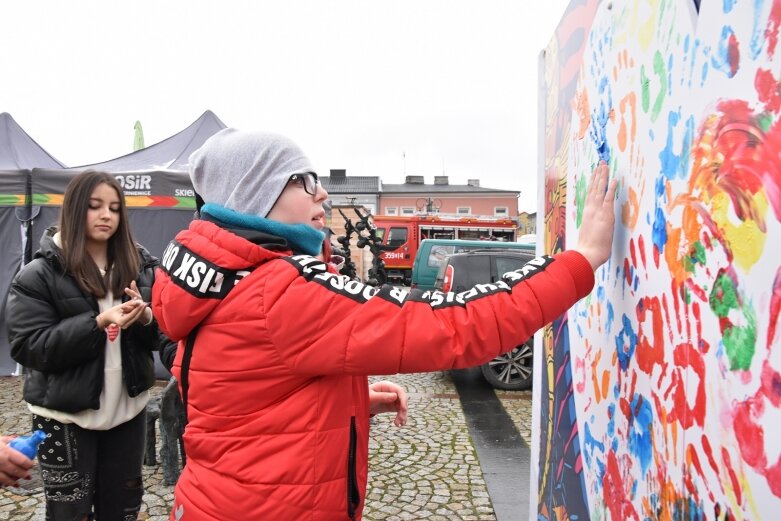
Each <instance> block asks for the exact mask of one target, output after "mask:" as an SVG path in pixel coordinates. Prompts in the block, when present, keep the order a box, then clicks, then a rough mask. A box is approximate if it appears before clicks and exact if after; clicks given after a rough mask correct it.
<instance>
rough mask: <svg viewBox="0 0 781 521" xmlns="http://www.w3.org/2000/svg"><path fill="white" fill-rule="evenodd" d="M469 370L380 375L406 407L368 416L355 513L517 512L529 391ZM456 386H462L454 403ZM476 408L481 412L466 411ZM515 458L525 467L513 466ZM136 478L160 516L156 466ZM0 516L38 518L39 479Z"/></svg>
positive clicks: (523, 510)
mask: <svg viewBox="0 0 781 521" xmlns="http://www.w3.org/2000/svg"><path fill="white" fill-rule="evenodd" d="M463 376H466V378H467V379H466V380H465V381H463V382H462V380H463ZM469 378H470V376H469V371H467V372H466V375H458V374H456V373H455V372H454V374H453V376H451V374H450V373H443V372H439V373H425V374H417V375H396V376H392V377H387V379H389V380H393V381H395V382H397V383H399V384H401V385H402V386H404V387H405V388H406V389H407V392H408V393H409V395H410V415H409V420H408V424H407V426H406V427H403V428H401V429H398V428H396V427H394V426H393V423H392V422H393V416H392V415H390V414H386V415H380V416H377V417H376V418H374V419H373V420H372V429H371V438H370V441H369V450H370V462H369V487H368V490H367V499H366V508H365V509H364V519H365V520H367V521H375V520H377V521H379V520H387V521H396V520H419V519H425V520H429V521H450V520H453V519H461V520H465V521H491V520H497V521H516V520H525V519H527V512H528V507H527V506H525V505H528V486H529V484H528V478H527V477H526V476H528V470H527V469H528V456H524V454H528V452H524V451H528V445H529V443H530V441H531V440H530V438H531V392H520V393H509V392H496V393H494V392H493V391H492V390H491V389H490V388H488V387H487V385H485V384H484V383H483V382H482V381H480V380H479V379H478V378H477V377H476V376H475V375H474V374H472V375H471V378H473V379H474V380H475V381H472V382H470V381H469ZM454 379H455V380H456V381H458V382H459V383H458V389H457V387H456V385H455V383H454ZM163 384H164V382H163V383H161V386H160V387H156V388H154V389H153V393H154V394H159V393H160V392H161V391H162V385H163ZM21 385H22V379H21V378H17V377H0V433H3V434H22V433H24V434H26V433H29V430H30V420H29V413H28V412H27V409H26V407H25V404H24V402H22V400H21ZM474 386H478V387H477V390H476V391H475V390H474V389H472V388H473V387H474ZM470 389H472V391H470ZM473 391H474V392H473ZM459 392H461V393H465V396H464V397H462V399H463V400H464V406H463V408H462V403H461V400H460V399H459ZM470 393H471V394H470ZM481 409H483V410H484V412H485V413H486V414H484V415H483V417H482V419H481V416H480V415H476V412H478V411H480V410H481ZM502 410H507V411H508V414H507V415H504V414H503V413H502ZM465 411H466V412H467V414H465ZM490 417H493V418H492V419H490ZM486 418H489V419H486ZM496 428H499V430H496ZM492 439H495V440H500V439H501V442H494V441H492ZM514 448H517V449H518V450H517V451H516V450H514ZM158 450H159V440H158ZM519 455H520V456H519ZM524 457H525V458H526V463H525V465H527V466H526V467H521V469H520V470H514V469H513V468H512V467H513V466H514V465H516V460H517V463H518V464H519V465H524ZM518 458H520V459H518ZM157 459H158V461H159V457H158V458H157ZM144 486H145V494H144V504H143V507H142V512H141V514H140V515H139V519H140V520H150V521H166V520H167V519H168V511H169V508H170V505H171V503H172V501H173V487H170V486H166V485H164V484H163V471H162V466H161V465H159V464H158V465H156V466H150V467H146V466H145V467H144ZM6 519H8V520H15V521H39V520H40V521H43V519H44V507H43V492H42V489H41V486H40V481H39V480H36V479H34V480H33V481H32V482H29V483H27V484H26V485H25V488H15V489H4V490H2V491H0V520H6Z"/></svg>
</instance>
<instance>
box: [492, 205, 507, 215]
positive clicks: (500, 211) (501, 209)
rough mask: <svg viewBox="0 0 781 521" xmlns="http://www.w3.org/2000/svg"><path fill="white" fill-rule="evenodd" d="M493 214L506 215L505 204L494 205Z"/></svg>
mask: <svg viewBox="0 0 781 521" xmlns="http://www.w3.org/2000/svg"><path fill="white" fill-rule="evenodd" d="M494 215H495V216H497V217H507V207H506V206H494Z"/></svg>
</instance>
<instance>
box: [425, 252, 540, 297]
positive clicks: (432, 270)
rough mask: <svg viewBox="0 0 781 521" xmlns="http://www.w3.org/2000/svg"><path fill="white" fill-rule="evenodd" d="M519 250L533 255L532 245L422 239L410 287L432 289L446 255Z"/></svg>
mask: <svg viewBox="0 0 781 521" xmlns="http://www.w3.org/2000/svg"><path fill="white" fill-rule="evenodd" d="M489 248H490V249H492V250H493V249H494V248H495V249H499V250H521V251H525V252H527V253H529V254H533V253H534V248H535V246H534V243H529V242H524V243H519V242H503V241H463V240H453V239H424V240H422V241H421V242H420V246H419V247H418V253H417V254H416V255H415V261H414V262H413V264H412V287H413V288H418V289H424V290H425V289H433V288H434V282H435V281H436V279H437V273H439V268H441V267H442V263H443V262H444V261H445V259H446V258H447V256H448V255H452V254H454V253H464V252H467V251H476V250H487V249H489Z"/></svg>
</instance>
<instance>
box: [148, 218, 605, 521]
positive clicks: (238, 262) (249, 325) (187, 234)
mask: <svg viewBox="0 0 781 521" xmlns="http://www.w3.org/2000/svg"><path fill="white" fill-rule="evenodd" d="M245 235H246V234H245ZM266 238H268V236H266ZM255 242H258V241H257V240H256V241H255ZM508 275H509V276H506V278H505V281H504V282H500V283H495V284H484V285H480V286H476V287H475V288H473V289H472V290H470V291H467V292H464V293H461V294H458V295H454V294H452V293H450V294H444V293H441V292H436V291H433V292H432V291H427V292H423V291H420V290H412V291H408V290H406V289H399V288H393V287H391V286H384V287H382V288H381V289H379V290H378V289H375V288H372V287H369V286H364V285H363V284H361V283H360V282H356V281H350V280H348V279H347V278H346V277H343V276H339V275H336V274H333V273H329V272H328V271H327V268H326V265H325V264H324V263H323V262H321V261H318V260H317V259H315V258H313V257H310V256H306V255H294V256H291V255H290V252H283V253H280V252H275V251H272V250H270V249H268V248H265V247H262V246H260V245H258V244H255V243H254V242H252V241H251V240H248V239H246V238H242V237H240V236H239V235H236V234H234V233H232V232H231V231H228V230H226V229H223V228H220V227H219V226H217V225H216V224H214V223H211V222H207V221H193V223H192V224H191V225H190V229H189V230H186V231H183V232H181V233H179V235H177V237H176V240H175V241H172V243H171V244H170V245H169V247H168V249H167V250H166V252H165V254H164V256H163V260H162V263H161V270H160V272H159V273H158V275H157V278H156V282H155V285H154V294H153V303H154V314H155V317H156V318H157V320H158V322H159V324H160V328H161V329H162V330H163V331H164V332H165V333H166V334H167V335H168V336H169V337H170V338H172V339H174V340H179V341H180V343H179V349H178V352H177V355H176V359H175V362H174V375H175V376H177V378H179V381H180V383H181V382H182V376H183V375H182V374H181V373H182V371H181V368H182V362H183V352H184V351H185V348H184V346H185V343H186V340H187V337H188V335H189V334H190V333H191V332H192V331H193V330H194V329H195V328H196V327H198V326H199V327H198V329H197V334H196V336H195V341H194V344H193V347H192V356H191V358H190V361H189V371H188V372H187V380H188V391H187V414H188V424H187V429H186V431H185V435H184V440H185V448H186V453H187V466H186V467H185V469H184V471H183V473H182V475H181V477H180V479H179V482H178V483H177V486H176V491H175V503H174V507H173V511H172V513H171V519H172V520H174V519H176V520H177V521H201V520H216V519H220V520H223V519H224V520H234V519H247V520H266V519H268V520H294V519H295V520H303V519H305V520H312V521H320V520H322V521H333V520H339V519H344V520H347V519H350V518H351V516H352V517H353V518H354V519H360V518H361V511H362V509H363V501H364V496H365V491H366V474H367V461H368V428H369V425H368V424H369V422H368V417H369V414H368V384H367V378H366V375H379V374H395V373H410V372H421V371H436V370H444V369H450V368H457V367H471V366H475V365H479V364H482V363H485V362H487V361H488V360H490V359H492V358H494V357H495V356H497V355H499V354H500V353H503V352H506V351H509V350H510V349H512V348H513V347H515V346H517V345H518V344H521V343H522V342H524V341H525V340H526V339H528V338H529V337H530V336H531V335H532V334H533V333H534V332H535V331H536V330H537V329H539V328H540V327H542V326H543V325H545V324H547V323H548V322H550V321H551V320H553V319H554V318H555V317H557V316H558V315H560V314H561V313H563V312H564V311H565V310H566V309H567V308H568V307H570V306H571V305H572V304H574V303H575V302H576V301H577V300H579V299H580V298H582V297H583V296H585V295H586V294H588V292H589V291H590V290H591V288H592V286H593V283H594V278H593V273H592V271H591V267H590V266H589V264H588V262H587V261H586V260H585V258H583V257H582V256H581V255H580V254H579V253H576V252H566V253H563V254H560V255H557V256H556V257H554V258H548V257H543V258H540V259H536V260H535V261H532V263H530V264H528V265H527V266H526V267H524V268H522V269H521V270H518V271H517V272H512V273H511V274H508ZM412 414H414V412H412ZM179 514H181V516H180V517H176V516H177V515H179Z"/></svg>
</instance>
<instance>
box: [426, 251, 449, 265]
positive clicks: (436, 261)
mask: <svg viewBox="0 0 781 521" xmlns="http://www.w3.org/2000/svg"><path fill="white" fill-rule="evenodd" d="M452 253H453V246H433V247H432V248H431V251H430V252H429V254H428V261H427V262H426V264H427V265H428V267H429V268H439V267H440V266H442V263H443V262H445V259H447V257H448V255H451V254H452Z"/></svg>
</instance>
